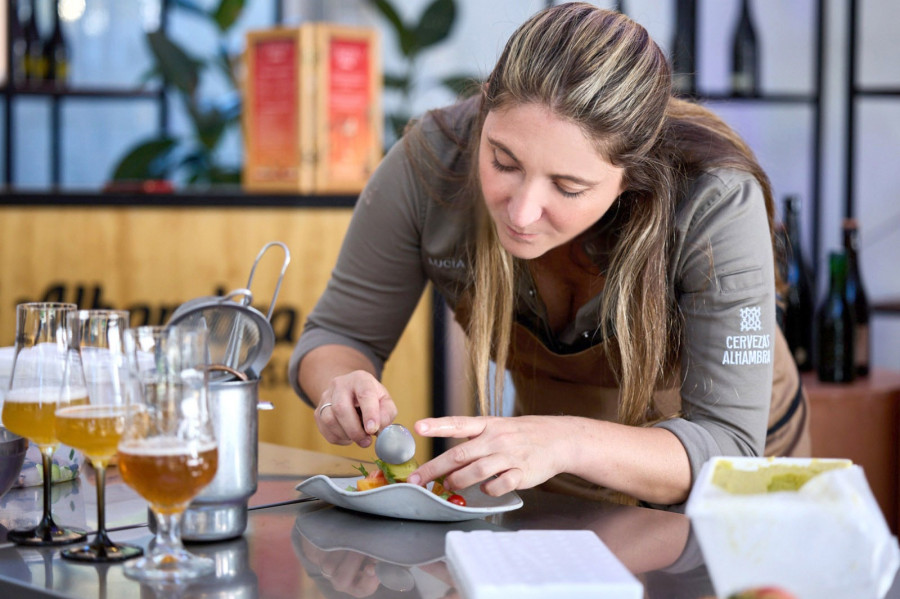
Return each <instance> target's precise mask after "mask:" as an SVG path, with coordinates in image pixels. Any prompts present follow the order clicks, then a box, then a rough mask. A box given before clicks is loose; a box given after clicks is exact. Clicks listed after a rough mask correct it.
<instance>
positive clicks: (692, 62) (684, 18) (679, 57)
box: [672, 0, 697, 96]
mask: <svg viewBox="0 0 900 599" xmlns="http://www.w3.org/2000/svg"><path fill="white" fill-rule="evenodd" d="M696 27H697V2H696V0H678V2H677V3H676V5H675V37H674V39H673V40H672V91H674V92H675V93H676V94H678V95H683V96H691V95H694V94H696V93H697V77H696V72H697V62H696V49H697V44H696V33H695V32H696Z"/></svg>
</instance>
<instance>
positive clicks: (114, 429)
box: [56, 310, 143, 562]
mask: <svg viewBox="0 0 900 599" xmlns="http://www.w3.org/2000/svg"><path fill="white" fill-rule="evenodd" d="M127 329H128V312H126V311H124V310H77V311H75V312H70V313H69V315H68V332H69V351H68V362H67V365H66V372H65V376H66V378H67V381H68V384H69V385H70V386H82V387H84V388H86V389H87V397H88V403H87V404H77V403H76V404H73V403H72V402H71V401H69V398H68V396H67V395H65V394H63V395H62V396H61V397H60V399H59V402H58V403H57V409H56V436H57V437H58V438H59V440H60V441H62V442H63V443H65V444H67V445H69V446H71V447H74V448H75V449H78V450H80V451H81V452H82V453H83V454H84V455H86V456H87V457H88V458H90V460H91V464H93V466H94V472H95V478H96V484H97V535H96V536H95V537H94V540H93V541H92V542H91V543H89V544H87V545H81V546H79V547H72V548H70V549H66V550H65V551H63V552H62V556H63V557H64V558H66V559H71V560H76V561H82V562H119V561H123V560H126V559H130V558H132V557H137V556H139V555H141V554H142V553H143V550H142V549H141V548H140V547H134V546H132V545H124V544H121V545H117V544H116V543H113V542H112V540H111V539H110V538H109V536H108V535H107V532H106V499H105V498H106V467H107V466H108V465H109V462H110V460H111V459H112V458H113V456H115V455H116V449H117V447H118V445H119V439H120V437H121V436H122V431H123V430H124V428H125V416H126V414H127V413H128V411H129V410H132V409H137V406H138V405H139V402H138V399H137V396H138V394H139V393H140V388H139V387H138V385H137V379H136V378H135V377H134V376H133V373H132V371H131V369H130V364H129V363H128V362H127V361H126V355H125V344H124V341H125V331H126V330H127Z"/></svg>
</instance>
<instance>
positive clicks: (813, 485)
mask: <svg viewBox="0 0 900 599" xmlns="http://www.w3.org/2000/svg"><path fill="white" fill-rule="evenodd" d="M829 467H830V468H832V469H830V470H827V471H824V472H821V473H818V474H816V472H818V471H820V470H822V469H823V468H829ZM717 474H718V477H720V478H716V477H717ZM807 477H809V480H808V481H807V482H805V484H802V486H799V488H798V489H796V490H767V486H770V487H773V488H785V487H787V488H790V487H791V486H797V485H796V484H794V483H795V482H796V481H797V480H798V479H805V478H807ZM714 478H716V480H720V479H721V478H724V479H725V483H721V482H714ZM723 484H726V485H729V488H730V489H731V490H726V488H725V487H724V486H723ZM741 487H744V489H743V491H739V490H738V488H741ZM751 487H757V488H756V489H755V490H751V489H750V488H751ZM686 513H687V515H688V516H689V517H690V519H691V522H692V524H693V527H694V530H695V532H696V534H697V538H698V541H699V543H700V547H701V549H702V550H703V556H704V558H705V560H706V565H707V568H708V570H709V574H710V578H711V579H712V582H713V586H714V587H715V590H716V594H717V595H718V596H720V597H726V596H728V595H730V594H732V593H736V592H739V591H742V590H746V589H748V588H752V587H760V586H769V585H774V586H778V587H781V588H783V589H785V590H787V591H789V592H791V593H794V594H795V595H796V596H797V597H798V598H799V599H807V598H808V599H813V598H815V599H821V598H823V597H828V598H829V599H842V598H847V599H863V598H872V599H875V598H880V597H883V596H884V595H885V594H886V593H887V591H888V589H889V588H890V585H891V584H892V583H893V580H894V575H895V574H896V572H897V567H898V564H900V549H898V545H897V539H896V538H895V537H893V536H891V534H890V530H889V529H888V526H887V523H886V522H885V519H884V516H883V515H882V513H881V510H880V509H879V507H878V504H877V503H876V501H875V497H874V496H873V495H872V491H871V490H870V489H869V485H868V483H867V481H866V478H865V475H864V474H863V471H862V468H860V467H859V466H856V465H853V464H852V463H851V462H850V461H849V460H829V459H805V458H738V457H718V458H713V459H711V460H709V461H708V462H707V463H706V464H705V465H704V466H703V469H702V470H701V472H700V476H699V477H698V478H697V481H696V483H695V484H694V488H693V489H692V491H691V496H690V498H689V499H688V503H687V509H686Z"/></svg>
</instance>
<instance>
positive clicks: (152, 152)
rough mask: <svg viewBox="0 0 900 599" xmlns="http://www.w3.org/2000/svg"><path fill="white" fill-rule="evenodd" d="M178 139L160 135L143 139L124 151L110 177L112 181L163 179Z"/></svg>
mask: <svg viewBox="0 0 900 599" xmlns="http://www.w3.org/2000/svg"><path fill="white" fill-rule="evenodd" d="M177 143H178V141H177V140H176V139H175V138H172V137H160V138H156V139H151V140H149V141H143V142H141V143H139V144H137V145H136V146H134V147H132V148H131V149H129V150H128V152H126V154H125V156H123V157H122V159H121V160H120V161H119V164H118V165H116V168H115V169H114V170H113V174H112V176H111V177H110V178H111V179H112V180H113V181H122V180H127V179H138V180H144V179H165V178H167V177H168V175H169V171H170V169H171V163H170V160H169V158H170V156H171V154H172V151H173V150H174V149H175V147H176V145H177Z"/></svg>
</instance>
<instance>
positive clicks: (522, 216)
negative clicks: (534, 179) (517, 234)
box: [506, 184, 544, 229]
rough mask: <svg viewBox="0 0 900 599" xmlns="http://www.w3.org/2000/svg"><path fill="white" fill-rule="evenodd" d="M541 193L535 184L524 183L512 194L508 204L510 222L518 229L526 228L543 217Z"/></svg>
mask: <svg viewBox="0 0 900 599" xmlns="http://www.w3.org/2000/svg"><path fill="white" fill-rule="evenodd" d="M540 198H541V194H540V193H539V192H538V190H537V189H536V188H535V185H528V184H526V185H523V186H522V187H521V188H519V189H518V190H517V191H516V193H514V194H512V196H511V197H510V199H509V203H508V204H507V206H506V211H507V214H508V215H509V224H511V225H512V226H513V227H515V228H517V229H525V228H526V227H528V226H529V225H531V224H533V223H536V222H537V221H539V220H540V219H541V215H542V214H543V213H544V206H543V204H542V202H541V199H540Z"/></svg>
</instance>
